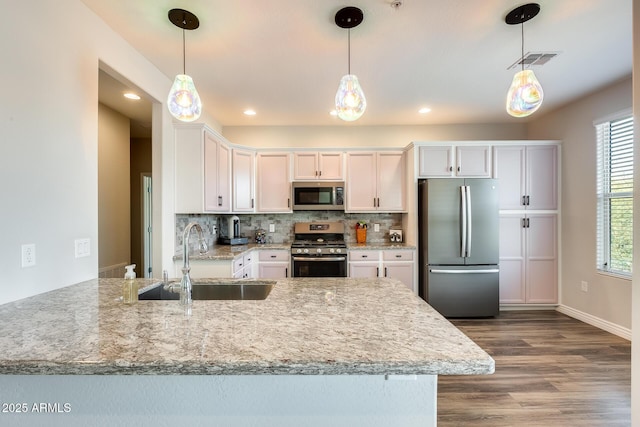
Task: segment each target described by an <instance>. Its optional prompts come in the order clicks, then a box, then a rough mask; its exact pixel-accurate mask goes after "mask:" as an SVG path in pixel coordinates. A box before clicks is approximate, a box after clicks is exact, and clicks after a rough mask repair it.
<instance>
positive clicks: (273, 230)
mask: <svg viewBox="0 0 640 427" xmlns="http://www.w3.org/2000/svg"><path fill="white" fill-rule="evenodd" d="M275 231H276V225H275V224H269V233H275Z"/></svg>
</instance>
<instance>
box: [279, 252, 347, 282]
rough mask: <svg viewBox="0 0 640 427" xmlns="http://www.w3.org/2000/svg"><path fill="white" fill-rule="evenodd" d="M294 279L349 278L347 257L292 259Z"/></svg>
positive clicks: (295, 257) (298, 257)
mask: <svg viewBox="0 0 640 427" xmlns="http://www.w3.org/2000/svg"><path fill="white" fill-rule="evenodd" d="M291 265H292V270H293V271H292V277H347V257H346V256H341V255H338V256H333V255H332V256H298V255H294V256H292V257H291Z"/></svg>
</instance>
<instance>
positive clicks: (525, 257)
mask: <svg viewBox="0 0 640 427" xmlns="http://www.w3.org/2000/svg"><path fill="white" fill-rule="evenodd" d="M558 150H559V145H558V144H550V143H540V144H531V145H513V146H510V145H502V146H501V145H498V146H494V147H493V167H494V177H495V178H498V180H499V185H500V303H502V304H556V303H557V302H558V231H557V230H558V164H559V162H558V154H559V153H558Z"/></svg>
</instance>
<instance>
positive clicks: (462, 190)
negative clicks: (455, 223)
mask: <svg viewBox="0 0 640 427" xmlns="http://www.w3.org/2000/svg"><path fill="white" fill-rule="evenodd" d="M460 203H461V205H462V209H461V211H462V218H461V221H460V229H461V231H462V239H461V240H462V241H461V242H460V256H461V257H462V258H464V257H465V256H466V252H467V197H466V186H464V185H461V186H460Z"/></svg>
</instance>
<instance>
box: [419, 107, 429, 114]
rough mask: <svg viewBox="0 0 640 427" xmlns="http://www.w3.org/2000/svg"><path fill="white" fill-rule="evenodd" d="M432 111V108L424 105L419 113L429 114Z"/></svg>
mask: <svg viewBox="0 0 640 427" xmlns="http://www.w3.org/2000/svg"><path fill="white" fill-rule="evenodd" d="M430 112H431V108H429V107H422V108H421V109H419V110H418V113H420V114H427V113H430Z"/></svg>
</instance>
